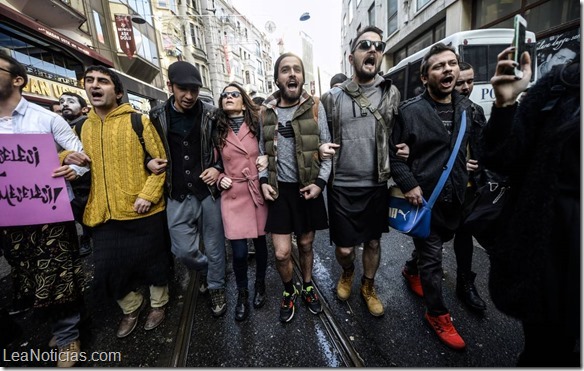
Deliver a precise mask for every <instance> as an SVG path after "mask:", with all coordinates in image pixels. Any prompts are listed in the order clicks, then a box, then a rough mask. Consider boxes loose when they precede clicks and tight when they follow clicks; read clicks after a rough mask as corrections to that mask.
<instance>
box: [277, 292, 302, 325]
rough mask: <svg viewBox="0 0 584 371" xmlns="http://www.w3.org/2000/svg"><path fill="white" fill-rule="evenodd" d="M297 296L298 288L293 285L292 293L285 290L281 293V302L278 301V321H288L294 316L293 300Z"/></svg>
mask: <svg viewBox="0 0 584 371" xmlns="http://www.w3.org/2000/svg"><path fill="white" fill-rule="evenodd" d="M297 297H298V289H296V287H294V293H293V294H290V293H288V292H286V291H284V293H283V294H282V303H280V322H283V323H286V322H290V320H292V318H293V317H294V310H295V308H294V302H295V301H296V298H297Z"/></svg>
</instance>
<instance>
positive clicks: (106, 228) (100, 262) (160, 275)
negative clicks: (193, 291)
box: [92, 212, 170, 300]
mask: <svg viewBox="0 0 584 371" xmlns="http://www.w3.org/2000/svg"><path fill="white" fill-rule="evenodd" d="M164 228H165V221H164V213H162V212H160V213H157V214H154V215H151V216H148V217H145V218H140V219H135V220H110V221H108V222H106V223H104V224H102V225H100V226H97V227H95V228H94V229H93V235H92V236H93V245H94V247H93V258H94V261H95V278H94V285H93V289H94V293H95V295H96V298H97V299H98V300H103V299H105V298H114V299H116V300H119V299H122V298H123V297H124V296H126V295H127V294H128V293H130V291H134V290H136V289H137V288H138V286H141V285H148V286H149V285H154V286H164V285H166V284H168V279H169V272H170V256H169V254H168V248H167V247H166V242H165V231H164Z"/></svg>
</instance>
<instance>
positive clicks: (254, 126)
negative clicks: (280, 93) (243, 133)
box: [216, 82, 260, 148]
mask: <svg viewBox="0 0 584 371" xmlns="http://www.w3.org/2000/svg"><path fill="white" fill-rule="evenodd" d="M230 86H232V87H234V88H236V89H237V90H238V91H239V93H240V94H241V99H242V100H243V106H244V107H245V110H244V111H243V121H244V122H245V123H246V124H247V126H248V127H249V130H250V131H251V133H252V134H253V135H254V137H258V131H259V119H260V113H259V110H260V108H259V106H258V105H256V104H255V103H254V102H253V101H252V99H251V98H250V96H249V95H248V94H247V93H246V92H245V90H244V89H243V88H242V87H241V85H239V84H238V83H236V82H231V83H229V84H228V85H227V86H226V87H224V88H223V91H222V92H221V93H224V92H225V89H227V88H228V87H230ZM216 117H217V138H216V140H217V143H216V145H217V146H218V147H220V148H223V147H224V146H225V140H226V139H227V133H229V117H228V116H227V114H226V113H225V111H224V110H223V98H221V96H219V109H218V110H217V116H216Z"/></svg>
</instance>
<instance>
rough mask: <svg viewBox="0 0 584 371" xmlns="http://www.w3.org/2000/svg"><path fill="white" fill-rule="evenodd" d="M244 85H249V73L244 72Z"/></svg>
mask: <svg viewBox="0 0 584 371" xmlns="http://www.w3.org/2000/svg"><path fill="white" fill-rule="evenodd" d="M245 83H246V84H251V79H250V76H249V71H245Z"/></svg>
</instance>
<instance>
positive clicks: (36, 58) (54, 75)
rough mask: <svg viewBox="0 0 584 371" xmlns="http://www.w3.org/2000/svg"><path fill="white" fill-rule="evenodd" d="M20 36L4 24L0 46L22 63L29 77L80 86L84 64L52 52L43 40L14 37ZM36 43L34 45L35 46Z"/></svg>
mask: <svg viewBox="0 0 584 371" xmlns="http://www.w3.org/2000/svg"><path fill="white" fill-rule="evenodd" d="M11 31H14V35H17V34H20V31H16V30H14V29H12V28H11V27H9V26H6V25H4V24H1V25H0V41H1V42H0V44H1V45H2V49H4V48H6V49H7V50H6V49H4V50H5V51H6V52H7V53H9V54H10V55H11V56H12V57H14V58H15V59H16V60H17V61H19V62H20V63H22V64H23V65H24V67H25V68H26V71H27V73H28V74H29V75H33V76H38V77H42V78H45V79H49V80H53V81H58V82H61V83H65V84H69V85H73V86H80V85H79V84H78V81H77V76H79V77H81V76H82V75H83V70H84V67H83V64H81V63H80V62H79V61H77V60H76V59H73V58H71V57H69V56H66V55H65V54H62V53H61V52H58V51H55V50H51V48H50V47H49V46H48V44H45V43H44V42H42V41H41V40H38V41H39V43H36V40H34V41H33V40H30V42H29V41H28V40H27V41H25V40H21V39H20V38H17V37H13V36H12V35H13V34H12V32H11ZM33 42H34V44H33Z"/></svg>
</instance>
